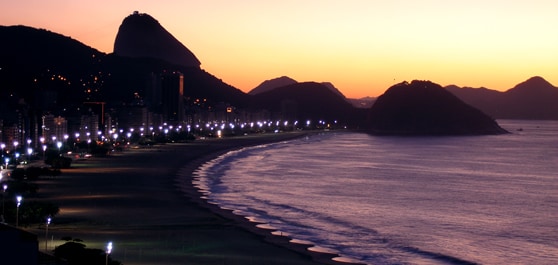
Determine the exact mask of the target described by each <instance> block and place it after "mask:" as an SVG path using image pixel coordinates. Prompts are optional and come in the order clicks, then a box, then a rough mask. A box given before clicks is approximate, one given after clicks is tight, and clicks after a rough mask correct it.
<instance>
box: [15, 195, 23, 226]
mask: <svg viewBox="0 0 558 265" xmlns="http://www.w3.org/2000/svg"><path fill="white" fill-rule="evenodd" d="M16 199H17V207H16V227H19V206H20V205H21V200H22V199H23V198H22V197H21V195H18V196H17V197H16Z"/></svg>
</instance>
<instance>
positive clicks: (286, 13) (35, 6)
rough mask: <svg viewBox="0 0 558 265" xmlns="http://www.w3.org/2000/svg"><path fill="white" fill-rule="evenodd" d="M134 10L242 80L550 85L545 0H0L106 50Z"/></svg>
mask: <svg viewBox="0 0 558 265" xmlns="http://www.w3.org/2000/svg"><path fill="white" fill-rule="evenodd" d="M136 10H137V11H139V12H140V13H147V14H149V15H151V16H153V17H154V18H155V19H157V20H158V21H159V23H160V24H161V25H162V26H163V27H164V28H166V29H167V30H168V31H169V32H170V33H171V34H173V35H174V36H175V37H176V38H177V39H178V40H180V41H181V42H182V43H183V44H184V45H185V46H186V47H188V48H189V49H190V50H191V51H192V52H193V53H194V54H195V55H196V56H197V57H198V59H199V60H200V61H201V63H202V65H201V67H202V68H203V69H205V70H206V71H208V72H209V73H211V74H213V75H215V76H217V77H218V78H221V79H222V80H223V81H224V82H226V83H228V84H231V85H233V86H235V87H237V88H239V89H241V90H243V91H246V92H247V91H249V90H250V89H252V88H254V87H255V86H257V85H258V84H260V83H261V82H262V81H264V80H266V79H272V78H275V77H279V76H283V75H286V76H289V77H291V78H293V79H295V80H297V81H318V82H325V81H328V82H331V83H333V84H334V85H335V86H336V87H337V88H338V89H339V90H341V92H343V94H345V95H346V96H347V97H353V98H355V97H364V96H378V95H380V94H382V93H383V92H384V91H385V90H386V89H387V88H388V87H390V86H391V85H393V84H394V83H399V82H402V81H404V80H408V81H410V80H413V79H420V80H431V81H433V82H436V83H439V84H441V85H450V84H456V85H458V86H470V87H481V86H484V87H487V88H490V89H496V90H502V91H503V90H507V89H509V88H511V87H513V86H514V85H516V84H517V83H519V82H522V81H525V80H526V79H528V78H529V77H532V76H535V75H538V76H542V77H543V78H545V79H546V80H547V81H549V82H550V83H552V84H553V85H555V86H558V1H556V0H517V1H516V0H512V1H510V0H468V1H447V0H416V1H415V0H346V1H341V0H336V1H333V0H303V1H297V0H283V1H262V0H235V1H229V0H208V1H185V0H172V1H171V0H168V1H165V0H161V1H152V0H116V1H114V0H110V1H109V0H96V1H79V0H75V1H74V0H49V1H43V0H18V1H12V0H0V25H4V26H9V25H26V26H31V27H36V28H44V29H47V30H50V31H53V32H56V33H60V34H62V35H65V36H70V37H72V38H74V39H76V40H79V41H81V42H83V43H84V44H86V45H88V46H91V47H93V48H96V49H98V50H100V51H102V52H106V53H111V52H112V50H113V44H114V39H115V37H116V33H117V31H118V27H119V26H120V24H121V23H122V20H123V19H124V18H125V17H126V16H128V15H130V14H132V12H134V11H136Z"/></svg>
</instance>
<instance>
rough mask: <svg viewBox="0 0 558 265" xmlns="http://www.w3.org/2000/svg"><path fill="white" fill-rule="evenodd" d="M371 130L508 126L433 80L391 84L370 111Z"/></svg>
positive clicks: (473, 131)
mask: <svg viewBox="0 0 558 265" xmlns="http://www.w3.org/2000/svg"><path fill="white" fill-rule="evenodd" d="M367 126H368V128H369V129H370V132H371V133H374V134H382V135H481V134H500V133H505V130H503V129H502V128H500V126H498V124H497V123H496V122H495V121H494V120H493V119H491V118H490V117H488V116H487V115H485V114H484V113H482V112H481V111H480V110H478V109H475V108H473V107H471V106H469V105H467V104H466V103H464V102H463V101H461V100H460V99H458V98H457V97H456V96H454V95H453V94H451V93H450V92H448V91H447V90H445V89H444V88H442V87H441V86H440V85H438V84H435V83H432V82H430V81H417V80H415V81H412V82H411V83H407V82H403V83H400V84H396V85H394V86H392V87H390V88H389V89H388V90H387V91H386V92H385V93H384V94H382V95H381V96H380V97H378V99H377V100H376V103H375V104H374V105H373V106H372V108H370V110H369V113H368V122H367Z"/></svg>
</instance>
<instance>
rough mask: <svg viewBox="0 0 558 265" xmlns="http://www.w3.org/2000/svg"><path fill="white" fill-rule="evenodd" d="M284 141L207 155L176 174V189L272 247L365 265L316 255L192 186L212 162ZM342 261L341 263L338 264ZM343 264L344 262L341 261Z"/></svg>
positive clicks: (335, 264) (334, 263)
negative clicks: (205, 165)
mask: <svg viewBox="0 0 558 265" xmlns="http://www.w3.org/2000/svg"><path fill="white" fill-rule="evenodd" d="M306 135H308V134H306V133H305V134H301V135H299V136H297V137H293V138H290V139H283V140H281V141H289V140H294V139H297V138H300V137H304V136H306ZM281 141H270V142H262V143H259V144H255V145H247V146H238V147H235V148H231V149H229V150H225V151H223V152H219V153H214V154H211V155H208V156H206V157H204V158H201V159H198V160H197V161H196V162H195V163H191V165H189V166H186V167H184V168H182V169H181V170H180V171H179V173H178V174H177V178H176V183H177V184H176V185H177V187H179V188H180V189H181V191H182V192H184V193H185V195H186V197H187V198H189V199H190V200H191V201H194V202H196V203H198V204H199V205H200V206H201V207H204V208H207V209H209V210H210V211H211V212H213V213H215V214H217V215H219V216H222V217H224V218H226V219H229V220H233V221H235V222H236V223H237V224H236V225H238V226H239V227H241V228H242V229H245V230H246V231H249V232H250V233H253V234H256V235H258V236H261V237H262V238H264V240H265V241H266V242H269V243H271V244H273V245H277V246H280V247H284V248H286V249H289V250H292V251H295V252H297V253H300V254H302V255H307V256H309V257H311V259H312V260H314V261H316V262H318V263H319V264H326V265H364V263H358V262H351V261H349V260H348V259H345V258H343V257H341V256H339V255H338V254H337V253H328V252H320V251H317V250H315V251H313V250H310V248H313V247H316V246H315V245H313V244H309V243H308V244H307V243H305V242H297V240H294V239H293V238H291V237H289V236H286V235H281V234H280V235H277V234H275V233H274V232H275V231H276V230H275V229H274V228H272V227H268V226H267V225H268V224H267V223H260V222H256V221H251V220H249V219H248V218H247V217H245V216H241V215H237V214H235V213H233V211H234V210H231V209H224V208H221V207H219V205H217V204H214V203H210V202H208V200H207V199H206V198H203V196H204V194H203V193H202V191H201V190H200V189H199V188H197V187H195V186H194V185H193V183H192V180H193V179H194V175H195V171H196V170H198V169H199V168H200V167H201V166H203V165H204V164H206V163H208V162H211V161H212V160H214V159H217V158H219V157H221V156H223V155H226V154H227V153H228V152H230V151H236V150H239V149H242V148H245V147H253V146H259V145H264V144H269V143H277V142H281ZM336 259H339V260H336ZM342 260H343V261H342Z"/></svg>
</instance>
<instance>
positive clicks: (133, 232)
mask: <svg viewBox="0 0 558 265" xmlns="http://www.w3.org/2000/svg"><path fill="white" fill-rule="evenodd" d="M300 136H302V134H301V133H283V134H269V135H258V136H241V137H231V138H224V139H211V140H197V141H194V142H191V143H173V144H166V145H158V146H157V145H156V146H153V147H151V148H138V149H133V148H129V149H126V150H125V151H123V152H120V153H114V154H113V155H111V156H109V157H102V158H97V157H94V158H91V159H87V160H79V161H74V163H73V164H72V168H70V169H64V170H63V171H62V175H61V176H59V177H56V178H54V179H50V178H43V179H41V180H39V181H38V184H39V187H40V190H39V200H45V201H51V202H53V203H55V204H57V205H58V206H59V207H60V213H59V214H58V215H57V216H55V217H54V219H53V221H52V223H51V225H50V226H49V233H48V250H49V251H51V250H53V249H54V247H55V246H59V245H61V244H63V243H64V241H62V240H60V239H61V238H62V237H72V238H78V239H81V240H83V243H84V244H86V245H87V247H88V248H99V249H104V248H105V246H106V244H107V242H109V241H112V242H113V246H114V248H113V253H112V254H111V257H112V258H113V259H116V260H118V261H120V262H122V263H123V264H206V265H207V264H342V263H338V262H336V261H333V260H331V258H333V257H335V255H331V254H325V253H316V252H310V251H307V250H306V249H307V248H308V247H309V246H308V245H299V244H293V243H289V238H285V237H281V236H274V235H271V231H269V230H264V229H260V228H256V227H255V225H256V224H254V223H250V222H248V221H247V220H246V219H245V218H242V217H240V216H236V215H234V214H232V213H231V212H229V211H225V210H222V209H220V208H218V207H216V206H214V205H211V204H207V203H206V202H205V201H204V200H202V199H200V198H199V193H198V192H197V190H196V189H195V188H194V187H193V186H192V182H191V176H192V172H193V171H194V170H196V169H197V168H198V167H199V166H200V165H201V164H203V163H204V162H205V161H208V160H210V159H212V158H215V157H217V156H218V155H221V154H223V153H225V152H227V151H228V150H233V149H237V148H240V147H243V146H253V145H258V144H263V143H268V142H276V141H283V140H288V139H292V138H295V137H300ZM27 229H28V230H30V231H32V232H34V233H36V234H37V235H38V238H39V248H40V249H41V250H44V248H45V247H44V246H45V244H44V240H45V238H46V235H45V229H44V226H40V227H36V226H35V227H28V228H27ZM343 264H346V263H343Z"/></svg>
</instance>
